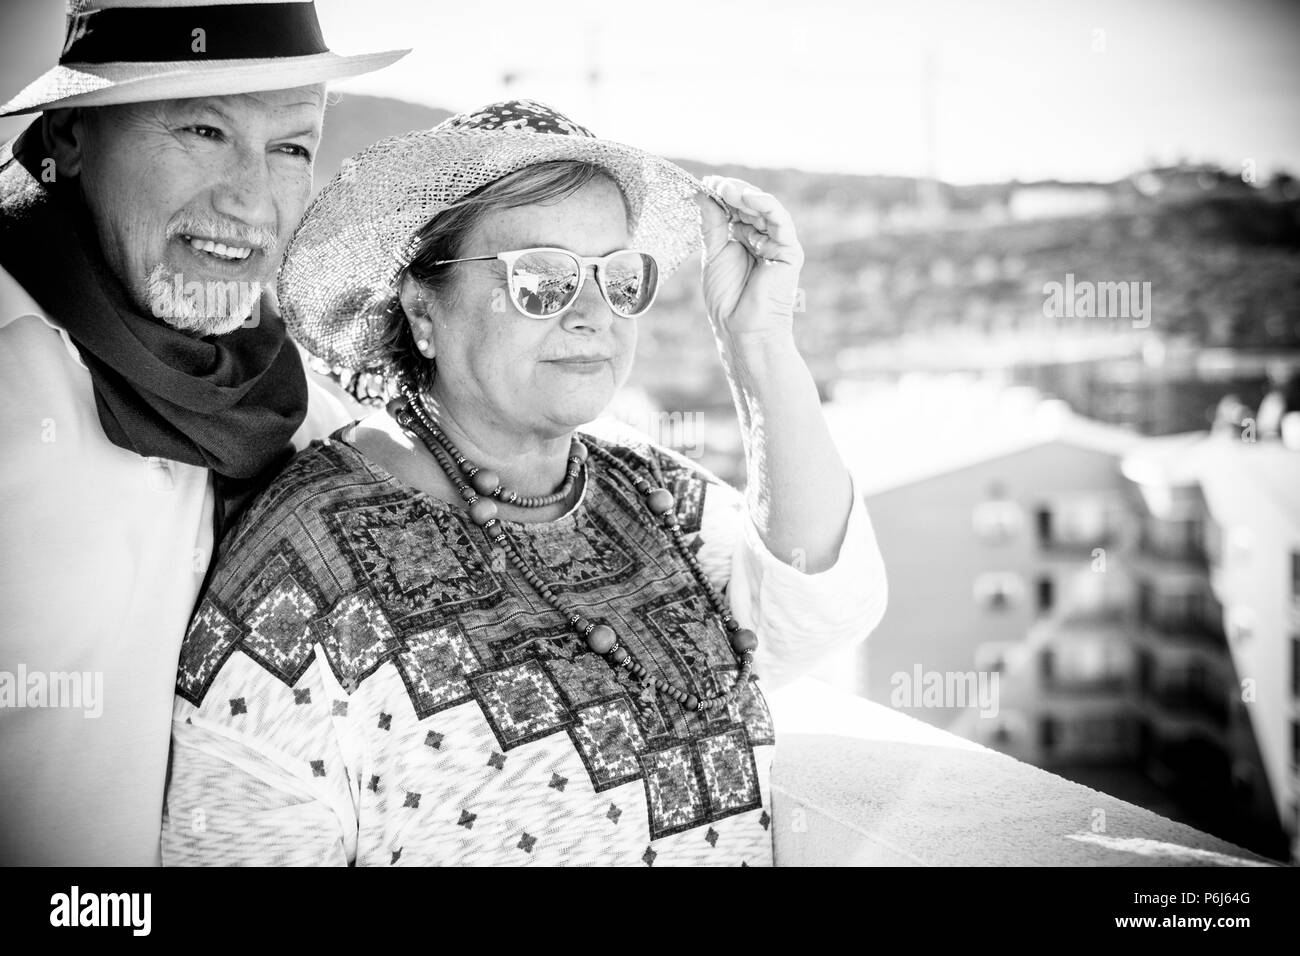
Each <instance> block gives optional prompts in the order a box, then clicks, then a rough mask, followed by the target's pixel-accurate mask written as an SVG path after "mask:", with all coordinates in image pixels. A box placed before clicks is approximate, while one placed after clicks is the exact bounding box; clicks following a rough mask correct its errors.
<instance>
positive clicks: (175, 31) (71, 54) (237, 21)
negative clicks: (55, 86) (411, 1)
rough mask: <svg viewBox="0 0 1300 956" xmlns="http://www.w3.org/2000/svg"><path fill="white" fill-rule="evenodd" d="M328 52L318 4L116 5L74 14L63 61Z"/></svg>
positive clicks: (236, 57)
mask: <svg viewBox="0 0 1300 956" xmlns="http://www.w3.org/2000/svg"><path fill="white" fill-rule="evenodd" d="M328 52H329V48H328V47H327V46H326V45H325V37H324V36H323V35H322V34H321V29H320V22H319V21H318V20H317V19H316V4H315V3H227V4H212V5H209V6H200V7H114V8H112V9H110V10H89V11H86V12H85V13H81V14H77V15H75V16H72V17H69V18H68V36H67V41H66V43H65V45H64V48H63V55H62V56H61V57H59V62H60V63H61V64H66V63H152V62H174V61H187V60H243V59H266V58H274V57H287V56H312V55H314V54H318V53H328Z"/></svg>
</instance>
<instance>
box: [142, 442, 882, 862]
mask: <svg viewBox="0 0 1300 956" xmlns="http://www.w3.org/2000/svg"><path fill="white" fill-rule="evenodd" d="M351 427H352V426H349V427H347V428H343V429H340V430H339V431H336V432H335V433H334V434H333V435H332V436H331V439H329V440H326V441H324V442H315V443H313V444H312V445H311V446H310V447H309V448H307V449H306V450H305V451H303V452H301V453H300V454H299V455H298V457H296V458H295V459H294V460H293V461H292V462H291V463H290V465H289V466H288V468H287V469H286V470H285V471H284V472H283V473H282V474H281V476H280V477H279V478H278V479H276V481H275V482H274V483H273V484H272V485H271V486H270V488H268V489H267V491H266V492H264V493H263V494H262V496H261V497H259V498H258V500H257V501H256V502H255V503H254V505H253V506H252V507H251V508H250V509H249V511H248V512H247V513H246V515H245V517H244V519H243V520H242V521H241V522H240V524H239V526H238V527H237V528H236V530H235V531H234V532H233V533H232V534H231V535H230V536H229V537H228V538H227V540H226V542H225V543H224V544H223V549H222V550H223V553H222V555H221V557H220V559H219V561H218V564H217V567H216V569H215V571H214V577H213V580H212V582H211V585H210V587H209V589H208V591H207V593H206V595H205V596H204V598H203V600H202V601H201V602H200V604H199V607H198V610H197V612H196V614H195V616H194V619H193V621H192V622H191V625H190V628H189V632H188V634H187V635H186V638H185V642H184V645H183V647H182V651H181V659H180V673H179V676H178V681H177V695H178V696H177V700H176V707H175V711H174V721H173V738H172V769H171V778H170V783H169V788H168V795H167V809H166V812H165V815H164V824H163V861H164V863H165V864H167V865H193V864H205V865H206V864H210V865H223V864H272V865H320V864H340V865H341V864H356V865H385V866H386V865H516V864H529V863H536V864H560V863H567V864H595V865H611V864H629V865H652V864H659V865H664V864H692V865H693V864H730V865H742V864H747V865H770V864H771V862H772V838H771V827H772V813H771V803H770V794H769V787H768V779H769V769H770V764H771V760H772V752H773V744H774V736H773V726H772V720H771V715H770V714H769V711H768V706H767V702H766V700H765V699H764V696H763V690H762V687H763V686H766V685H770V684H771V683H772V681H773V680H775V681H777V682H780V681H784V680H786V679H789V678H790V677H792V676H795V675H796V674H797V673H798V672H800V671H801V670H802V669H806V668H807V667H808V666H811V664H813V663H814V662H815V661H816V660H817V659H818V658H819V657H821V656H823V655H824V654H826V653H829V652H830V651H832V650H837V649H842V648H844V647H846V646H848V645H849V644H850V643H852V642H854V641H856V640H860V639H862V638H863V637H865V636H866V635H867V633H868V632H869V631H870V630H871V629H872V628H874V627H875V625H876V623H877V622H878V621H879V619H880V616H881V615H882V614H883V611H884V602H885V578H884V569H883V565H882V563H881V560H880V554H879V551H878V549H877V547H876V542H875V537H874V534H873V532H872V529H871V526H870V522H869V521H868V519H867V515H866V512H865V508H864V506H863V505H862V504H861V503H860V502H857V501H856V495H855V496H854V497H855V504H854V506H853V509H852V512H851V514H850V518H849V524H848V527H847V529H846V536H845V540H844V543H843V545H842V546H841V549H840V553H839V556H838V558H837V561H836V563H835V565H834V566H833V567H832V568H830V569H829V570H827V571H824V572H822V573H819V574H804V573H803V572H801V571H799V570H797V569H795V568H793V567H790V566H789V565H787V564H785V563H783V562H781V561H779V560H778V559H777V558H776V557H774V556H773V555H771V554H770V553H769V552H768V551H767V550H766V548H765V546H764V545H763V544H762V541H761V539H760V538H759V537H758V532H757V529H756V528H755V527H754V526H753V523H752V522H751V521H749V520H748V517H747V515H746V512H745V506H744V500H743V496H742V495H740V493H739V492H737V491H736V490H735V489H733V488H731V487H730V486H728V485H726V484H724V483H722V482H720V481H719V480H718V479H717V478H715V477H714V476H712V475H711V474H710V473H708V472H707V471H705V470H703V469H701V468H699V467H698V466H697V465H695V464H694V463H693V462H691V461H689V460H688V459H686V458H684V457H682V456H680V455H677V454H676V453H674V452H670V451H666V450H664V449H661V448H657V447H654V446H650V445H647V444H641V443H637V442H633V441H628V440H626V439H622V438H620V439H618V440H610V439H607V438H596V437H594V436H593V435H592V434H590V433H589V432H588V433H587V434H585V435H584V437H585V439H586V440H587V441H588V442H591V443H599V444H600V445H601V447H604V448H606V449H608V450H609V451H611V452H612V453H614V454H615V455H618V456H620V457H621V458H622V460H624V461H626V462H628V463H629V464H631V465H632V466H633V467H634V468H635V469H637V470H638V471H640V472H641V473H642V474H644V475H646V477H648V478H651V479H652V480H653V481H654V483H655V484H657V485H662V486H664V487H667V488H669V489H670V490H671V491H672V492H673V493H674V495H675V497H676V500H677V507H678V516H679V519H680V521H681V523H682V527H683V530H684V531H685V532H686V533H687V540H688V541H690V542H691V544H692V547H693V548H694V549H695V550H696V553H697V557H698V558H699V560H700V562H701V563H702V565H703V567H704V569H705V573H706V574H707V576H708V577H709V579H710V580H711V581H712V582H713V583H714V584H715V585H716V586H718V587H720V588H725V594H726V595H727V598H728V603H729V604H730V606H731V608H732V613H733V614H734V615H735V617H736V619H737V620H738V621H739V622H740V623H741V624H742V625H743V626H747V627H752V628H753V629H754V630H755V631H756V632H757V634H758V637H759V641H760V644H759V651H758V652H757V654H756V660H755V668H754V671H755V674H756V677H757V679H751V681H750V683H749V684H748V686H747V687H746V688H745V689H744V690H743V691H742V692H741V693H740V694H739V695H738V696H737V698H735V701H734V703H733V704H732V705H731V706H729V707H727V708H725V709H719V710H717V711H713V712H710V713H708V714H701V713H692V712H688V711H686V710H684V709H683V708H682V707H681V705H679V704H678V703H677V702H675V701H673V700H671V699H668V698H661V697H658V696H654V695H652V694H649V693H646V692H643V690H642V689H641V687H640V685H639V684H637V683H636V682H635V681H634V680H632V679H631V678H630V677H629V675H628V674H627V673H626V671H623V670H621V669H620V670H617V671H616V670H615V669H613V668H612V667H611V666H610V665H609V664H608V663H606V661H605V660H604V659H603V658H601V657H600V656H598V655H596V654H594V653H592V652H590V651H589V650H587V648H586V647H585V645H584V643H583V642H582V640H581V639H580V638H579V637H578V636H577V635H575V634H574V633H573V632H572V631H571V630H570V629H569V628H568V626H567V623H566V621H565V620H564V619H563V618H562V617H561V615H560V614H559V613H558V612H556V611H555V610H553V609H552V608H551V607H550V606H549V605H547V604H545V603H544V602H543V601H542V599H541V598H540V596H538V595H537V594H536V593H535V592H534V591H533V589H532V588H531V587H530V586H529V585H528V584H527V583H526V582H525V581H524V580H523V578H522V577H521V576H520V575H519V572H518V570H517V569H516V568H515V567H514V565H513V564H511V563H509V562H507V561H505V560H504V557H503V556H501V555H499V554H497V552H496V551H495V549H494V548H493V547H492V546H490V543H489V541H488V539H487V538H486V536H485V535H484V533H483V532H482V530H481V529H479V528H477V527H476V526H475V525H474V524H473V523H472V522H471V521H470V520H469V518H468V516H467V515H466V514H465V513H464V512H463V511H462V510H460V509H458V508H456V507H454V506H453V505H451V504H448V503H445V502H442V501H440V500H437V499H435V498H433V497H431V496H429V495H427V494H425V493H423V492H420V491H417V490H415V489H413V488H411V487H410V486H408V485H405V484H404V483H402V482H400V481H399V480H397V479H396V478H394V477H393V476H392V475H390V474H388V473H387V472H386V471H384V470H383V469H382V468H380V467H379V465H378V464H377V463H375V462H373V461H372V460H370V459H369V458H367V457H365V456H364V455H363V454H361V452H359V451H358V450H357V449H356V448H355V447H353V446H352V445H351V444H349V443H348V442H347V441H346V440H345V438H346V436H348V435H350V434H351ZM644 507H645V506H644V504H643V499H642V498H641V496H640V495H639V494H638V493H637V492H636V491H635V489H634V488H633V487H632V486H631V484H630V482H628V481H627V480H626V478H625V477H624V476H622V475H620V474H618V473H617V472H616V471H614V470H612V469H609V468H608V466H606V467H604V468H602V467H601V466H600V463H599V461H598V458H597V457H596V456H592V457H591V458H589V459H588V465H587V480H586V482H585V486H584V488H583V491H582V496H581V499H580V500H579V502H578V503H577V504H576V505H575V506H574V507H573V508H572V509H571V510H570V511H569V512H568V513H567V514H565V515H564V516H562V517H560V518H559V519H557V520H555V521H552V522H544V523H539V524H519V523H514V522H507V523H506V526H507V530H508V531H509V532H510V533H511V534H512V535H513V536H514V537H515V539H516V540H517V541H518V542H519V544H520V547H521V549H522V551H523V553H524V555H525V557H526V558H527V561H528V563H529V565H530V566H531V567H533V568H534V569H536V570H537V571H538V572H539V573H541V574H542V576H543V577H544V578H545V579H547V580H549V581H551V582H554V583H553V588H554V589H555V590H556V592H557V593H559V594H562V595H563V596H564V597H565V598H566V599H567V600H568V601H569V602H570V603H571V604H573V605H575V606H576V607H577V608H578V609H579V610H580V612H581V613H583V614H585V615H587V616H588V617H590V618H591V619H594V620H597V621H605V622H607V623H609V624H610V625H612V626H613V627H614V629H615V631H616V632H617V633H618V634H619V636H620V639H621V640H622V641H623V642H624V643H625V645H626V646H627V647H628V648H629V649H630V650H631V651H632V652H633V653H634V655H635V656H636V657H637V659H638V660H640V661H641V662H642V663H644V664H645V665H646V667H647V668H648V669H649V670H650V672H651V673H652V674H656V675H666V676H667V677H668V679H670V680H671V681H673V682H675V683H677V684H678V685H679V686H682V687H684V688H687V689H689V690H690V691H692V692H694V693H697V694H700V693H707V692H710V691H711V690H713V689H714V688H715V687H716V686H717V685H718V684H721V685H722V686H723V687H726V686H729V685H730V680H731V675H732V674H734V672H735V670H736V661H735V657H734V656H733V654H732V652H731V650H730V648H729V646H728V643H727V641H726V638H725V636H724V631H723V629H722V626H721V624H720V623H719V622H718V620H717V618H716V616H715V615H714V614H712V613H711V609H710V606H709V604H708V600H707V598H706V597H705V595H704V594H702V593H701V592H700V590H699V588H698V585H697V584H696V583H695V581H694V579H693V577H692V576H691V573H690V571H689V568H688V567H687V565H686V563H685V562H684V561H683V560H682V558H681V556H680V555H679V554H678V553H677V552H676V550H675V549H674V548H673V547H672V544H671V542H670V540H669V538H668V537H667V535H666V534H665V533H664V532H663V530H662V529H661V528H659V527H657V526H654V525H651V524H649V523H648V522H647V521H646V520H645V517H644ZM494 555H495V557H494Z"/></svg>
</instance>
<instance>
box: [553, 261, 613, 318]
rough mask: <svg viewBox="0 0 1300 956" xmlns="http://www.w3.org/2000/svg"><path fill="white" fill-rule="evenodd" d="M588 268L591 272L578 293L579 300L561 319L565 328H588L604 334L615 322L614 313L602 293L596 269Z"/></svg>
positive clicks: (593, 267)
mask: <svg viewBox="0 0 1300 956" xmlns="http://www.w3.org/2000/svg"><path fill="white" fill-rule="evenodd" d="M588 268H589V270H590V271H589V272H588V273H587V276H586V281H585V282H584V283H583V284H582V288H581V289H580V290H579V291H578V298H577V299H576V300H575V301H574V303H573V306H572V307H571V308H570V309H569V311H568V312H566V313H565V314H564V315H563V316H561V318H562V319H563V320H564V322H565V327H566V328H568V329H570V330H572V331H577V330H579V329H583V328H586V329H590V330H592V331H594V332H603V331H604V330H605V329H607V328H609V326H610V323H612V322H613V321H614V313H613V312H612V311H611V310H610V308H609V304H608V303H607V302H606V301H605V297H604V296H603V295H601V293H600V279H599V277H598V276H597V275H596V271H595V270H596V267H595V266H589V267H588Z"/></svg>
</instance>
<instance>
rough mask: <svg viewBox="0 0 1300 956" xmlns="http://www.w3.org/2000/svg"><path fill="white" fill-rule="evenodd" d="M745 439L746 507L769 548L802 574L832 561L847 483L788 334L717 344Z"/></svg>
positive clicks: (848, 499)
mask: <svg viewBox="0 0 1300 956" xmlns="http://www.w3.org/2000/svg"><path fill="white" fill-rule="evenodd" d="M719 352H720V354H721V356H722V360H723V364H724V367H725V368H726V370H727V377H728V380H729V381H730V383H731V389H732V395H733V397H734V399H735V402H736V411H737V415H738V417H739V419H740V425H741V435H742V438H743V440H744V443H745V459H746V466H747V478H748V487H747V490H746V496H747V499H748V505H749V512H750V515H751V517H752V518H753V521H754V525H755V527H756V528H757V529H758V532H759V536H760V537H761V538H762V539H763V543H764V544H765V545H766V546H767V548H768V550H769V551H771V552H772V554H774V555H775V556H777V557H778V558H780V559H781V560H782V561H784V562H786V563H787V564H791V565H794V566H795V567H797V568H799V569H800V570H803V571H806V572H808V573H809V574H814V573H817V572H818V571H824V570H825V569H827V568H829V567H830V566H831V565H833V564H834V563H835V558H836V555H838V554H839V550H840V544H841V541H842V539H843V535H844V528H845V525H846V522H847V521H848V515H849V510H850V507H851V505H852V503H853V502H852V494H853V490H852V481H851V480H850V478H849V472H848V469H847V468H846V467H845V466H844V462H843V460H841V458H840V454H839V451H838V450H837V449H836V448H835V445H834V443H833V442H832V441H831V435H830V429H829V428H828V427H827V425H826V419H825V417H824V416H823V415H822V410H821V402H820V400H819V397H818V394H817V386H816V384H815V383H814V382H813V378H812V373H811V372H810V371H809V370H808V366H807V363H805V362H804V360H803V356H801V355H800V354H799V351H798V349H797V348H796V347H795V344H794V337H793V335H792V334H774V335H762V336H748V337H746V336H729V337H726V338H724V339H721V340H720V341H719Z"/></svg>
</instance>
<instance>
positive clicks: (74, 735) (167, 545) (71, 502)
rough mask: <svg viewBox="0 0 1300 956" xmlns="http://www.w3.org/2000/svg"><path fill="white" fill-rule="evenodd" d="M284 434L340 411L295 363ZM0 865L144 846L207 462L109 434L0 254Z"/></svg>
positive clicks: (73, 356) (116, 860)
mask: <svg viewBox="0 0 1300 956" xmlns="http://www.w3.org/2000/svg"><path fill="white" fill-rule="evenodd" d="M308 392H309V402H308V413H307V418H306V420H305V421H304V422H303V424H302V426H301V427H300V428H299V429H298V431H297V432H296V433H295V434H294V436H293V439H292V441H293V445H294V448H295V449H301V448H303V447H305V446H306V445H307V444H308V443H309V442H310V441H312V440H313V439H315V438H323V437H326V436H327V435H328V434H329V433H330V432H332V431H334V430H335V429H336V428H339V427H340V426H342V425H344V424H346V423H347V422H348V421H350V420H351V418H350V416H349V415H348V414H347V413H346V411H345V410H344V408H343V406H342V404H341V403H340V402H339V401H338V400H337V399H336V398H334V396H332V395H331V394H329V392H327V391H326V390H325V389H324V388H322V387H321V386H320V385H319V384H318V383H316V382H315V381H313V380H312V377H311V375H310V374H308ZM0 449H2V452H0V454H3V465H2V466H0V864H11V865H12V864H38V865H44V864H50V865H83V866H84V865H128V866H130V865H137V866H151V865H155V864H157V863H158V862H159V852H158V846H159V828H160V821H161V818H162V801H163V790H164V784H165V777H166V770H167V752H168V742H169V739H170V733H171V712H172V699H173V689H174V687H175V683H176V661H177V656H178V654H179V650H180V644H181V639H182V638H183V637H184V634H185V630H186V627H187V625H188V623H189V616H190V612H191V611H192V610H193V608H194V605H195V602H196V600H197V597H198V591H199V587H200V585H201V584H202V583H203V579H204V575H205V573H206V571H207V568H208V564H209V562H210V561H211V558H212V550H213V541H212V508H213V492H212V481H211V472H210V471H209V470H208V469H206V468H202V467H199V466H195V465H187V464H183V463H181V462H176V461H169V460H165V459H161V458H147V457H142V456H140V455H137V454H135V453H133V452H130V451H127V450H126V449H123V448H119V447H118V446H116V445H114V444H113V443H112V442H110V441H109V440H108V438H107V437H106V436H105V435H104V432H103V429H102V428H101V427H100V423H99V415H98V413H97V411H96V409H95V398H94V393H93V390H92V386H91V379H90V373H89V372H88V371H87V369H86V367H85V365H84V363H83V362H82V360H81V356H80V354H79V352H78V350H77V348H76V346H75V345H74V344H73V342H72V340H71V338H70V337H69V336H68V334H67V332H66V331H64V330H63V329H61V328H59V327H58V325H57V324H56V323H55V322H53V321H51V320H50V318H48V317H46V316H45V315H44V314H43V312H42V310H41V309H40V308H39V306H37V304H36V303H35V302H34V301H33V300H32V299H31V297H30V296H29V295H28V294H27V293H26V291H25V290H24V289H23V288H22V287H21V286H20V285H18V283H17V282H16V281H15V280H14V279H13V278H12V277H11V276H10V275H9V274H8V273H7V272H5V271H4V270H2V269H0Z"/></svg>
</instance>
